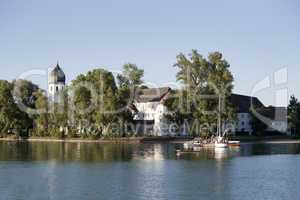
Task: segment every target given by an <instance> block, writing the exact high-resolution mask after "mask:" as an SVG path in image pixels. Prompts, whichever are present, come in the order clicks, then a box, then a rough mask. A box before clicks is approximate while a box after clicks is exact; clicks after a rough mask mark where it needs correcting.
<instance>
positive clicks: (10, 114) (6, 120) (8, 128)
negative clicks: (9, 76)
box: [0, 80, 32, 136]
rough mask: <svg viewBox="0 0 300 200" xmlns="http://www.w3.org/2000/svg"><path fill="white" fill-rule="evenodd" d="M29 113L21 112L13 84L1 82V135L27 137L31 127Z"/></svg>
mask: <svg viewBox="0 0 300 200" xmlns="http://www.w3.org/2000/svg"><path fill="white" fill-rule="evenodd" d="M30 122H31V121H30V119H29V117H28V115H27V113H25V112H23V111H21V110H20V109H19V108H18V107H17V105H16V103H15V100H14V97H13V95H12V84H11V83H9V82H8V81H3V80H0V133H1V134H6V133H8V132H13V133H15V134H17V135H21V136H26V135H27V133H28V130H29V128H30V127H31V125H32V124H31V123H30Z"/></svg>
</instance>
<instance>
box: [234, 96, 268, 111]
mask: <svg viewBox="0 0 300 200" xmlns="http://www.w3.org/2000/svg"><path fill="white" fill-rule="evenodd" d="M230 101H231V103H232V105H233V106H234V107H235V108H236V111H237V112H239V113H249V112H250V108H251V105H253V106H254V107H258V108H261V107H264V104H263V103H262V102H261V101H260V100H259V99H258V98H257V97H251V96H245V95H240V94H232V95H231V96H230Z"/></svg>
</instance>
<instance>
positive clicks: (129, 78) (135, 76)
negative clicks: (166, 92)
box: [117, 63, 144, 86]
mask: <svg viewBox="0 0 300 200" xmlns="http://www.w3.org/2000/svg"><path fill="white" fill-rule="evenodd" d="M143 76H144V70H142V69H139V68H138V67H137V66H136V65H135V64H132V63H127V64H125V65H123V71H122V74H119V75H118V76H117V78H118V82H119V85H120V86H123V85H129V86H138V85H140V84H142V83H143V81H142V78H143Z"/></svg>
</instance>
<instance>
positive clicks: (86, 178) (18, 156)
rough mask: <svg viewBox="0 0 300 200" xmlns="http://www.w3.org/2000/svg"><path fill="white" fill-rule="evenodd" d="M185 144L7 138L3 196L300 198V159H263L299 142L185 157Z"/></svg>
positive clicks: (1, 153)
mask: <svg viewBox="0 0 300 200" xmlns="http://www.w3.org/2000/svg"><path fill="white" fill-rule="evenodd" d="M181 148H182V144H168V143H162V144H154V143H146V144H122V143H121V144H92V143H40V142H36V143H28V142H0V199H9V200H10V199H55V200H57V199H58V200H60V199H62V200H64V199H72V200H81V199H131V200H141V199H142V200H143V199H144V200H148V199H155V200H163V199H172V200H181V199H191V200H194V199H195V200H196V199H225V200H232V199H237V200H238V199H246V200H252V199H293V197H295V196H299V195H300V191H299V189H298V188H299V187H300V184H299V183H300V180H299V179H300V171H299V170H298V169H299V166H300V156H297V155H279V156H255V155H266V154H267V155H268V154H299V153H300V145H299V144H243V145H242V146H241V147H240V148H228V149H214V148H211V149H207V148H206V149H205V148H202V149H201V150H200V151H199V152H197V153H190V154H182V155H180V156H179V157H177V156H176V151H175V150H176V149H181ZM253 155H254V156H253ZM37 161H38V162H37ZM40 161H42V162H40Z"/></svg>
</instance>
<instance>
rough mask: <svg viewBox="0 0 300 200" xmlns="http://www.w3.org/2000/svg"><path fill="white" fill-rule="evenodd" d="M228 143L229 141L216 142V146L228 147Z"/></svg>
mask: <svg viewBox="0 0 300 200" xmlns="http://www.w3.org/2000/svg"><path fill="white" fill-rule="evenodd" d="M227 147H228V144H227V143H218V142H216V143H215V148H227Z"/></svg>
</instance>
